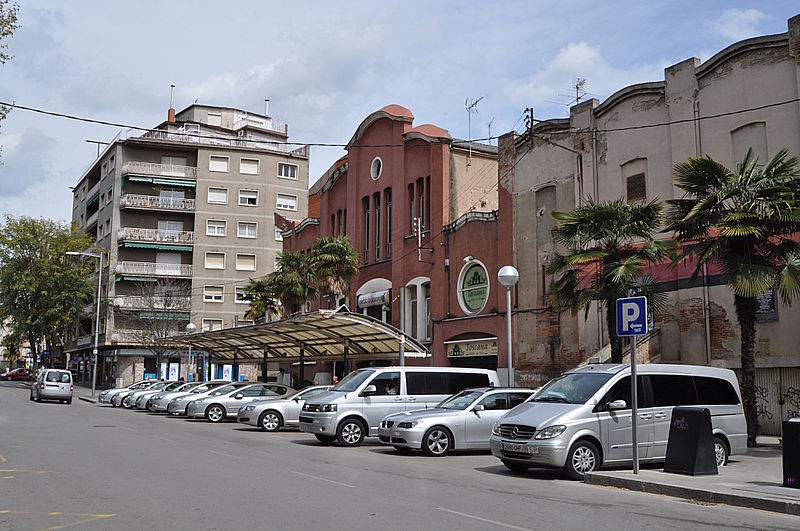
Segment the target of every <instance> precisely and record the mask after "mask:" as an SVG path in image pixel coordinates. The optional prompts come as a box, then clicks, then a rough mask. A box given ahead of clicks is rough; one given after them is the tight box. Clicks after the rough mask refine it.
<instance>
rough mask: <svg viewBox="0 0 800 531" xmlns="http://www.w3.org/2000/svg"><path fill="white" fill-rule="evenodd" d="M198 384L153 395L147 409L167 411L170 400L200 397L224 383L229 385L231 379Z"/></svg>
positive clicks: (158, 411) (159, 411)
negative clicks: (191, 396) (192, 396)
mask: <svg viewBox="0 0 800 531" xmlns="http://www.w3.org/2000/svg"><path fill="white" fill-rule="evenodd" d="M194 383H196V384H197V385H196V386H195V387H192V388H191V389H188V390H186V389H184V390H181V391H175V392H173V393H164V394H162V393H159V394H157V395H155V396H153V397H152V398H151V399H150V400H148V401H147V410H148V411H154V412H157V413H161V412H163V413H166V412H167V407H168V406H169V404H170V402H172V401H173V400H177V399H178V398H183V397H185V396H190V395H194V398H199V396H200V395H201V394H202V393H207V392H208V391H211V390H212V389H216V388H217V387H221V386H223V385H227V384H229V383H231V382H230V380H209V381H207V382H194Z"/></svg>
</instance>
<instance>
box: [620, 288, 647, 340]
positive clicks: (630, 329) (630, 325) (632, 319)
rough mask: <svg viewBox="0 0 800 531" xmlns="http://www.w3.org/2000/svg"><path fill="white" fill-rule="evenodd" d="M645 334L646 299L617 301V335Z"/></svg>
mask: <svg viewBox="0 0 800 531" xmlns="http://www.w3.org/2000/svg"><path fill="white" fill-rule="evenodd" d="M646 333H647V298H646V297H626V298H623V299H617V335H618V336H640V335H642V334H646Z"/></svg>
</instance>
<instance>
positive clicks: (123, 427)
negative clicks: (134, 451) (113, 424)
mask: <svg viewBox="0 0 800 531" xmlns="http://www.w3.org/2000/svg"><path fill="white" fill-rule="evenodd" d="M117 428H119V429H121V430H125V431H136V430H134V429H133V428H129V427H127V426H117Z"/></svg>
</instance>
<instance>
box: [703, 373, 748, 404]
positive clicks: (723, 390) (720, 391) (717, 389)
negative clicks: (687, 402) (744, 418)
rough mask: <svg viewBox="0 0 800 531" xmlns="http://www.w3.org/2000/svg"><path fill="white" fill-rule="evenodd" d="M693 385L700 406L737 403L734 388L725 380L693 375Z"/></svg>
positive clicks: (737, 398) (737, 399)
mask: <svg viewBox="0 0 800 531" xmlns="http://www.w3.org/2000/svg"><path fill="white" fill-rule="evenodd" d="M694 386H695V388H696V389H697V403H698V404H700V405H701V406H717V405H728V404H730V405H735V404H738V403H739V397H738V396H737V395H736V390H735V389H734V388H733V387H732V386H731V384H730V382H728V381H726V380H722V379H720V378H710V377H708V376H695V377H694Z"/></svg>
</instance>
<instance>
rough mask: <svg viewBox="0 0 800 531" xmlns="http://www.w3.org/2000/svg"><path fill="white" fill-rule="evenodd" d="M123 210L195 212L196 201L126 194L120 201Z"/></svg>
mask: <svg viewBox="0 0 800 531" xmlns="http://www.w3.org/2000/svg"><path fill="white" fill-rule="evenodd" d="M119 206H120V207H121V208H145V209H154V210H175V211H183V212H194V199H177V198H173V197H159V196H157V195H139V194H125V195H123V196H122V197H121V198H120V200H119Z"/></svg>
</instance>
